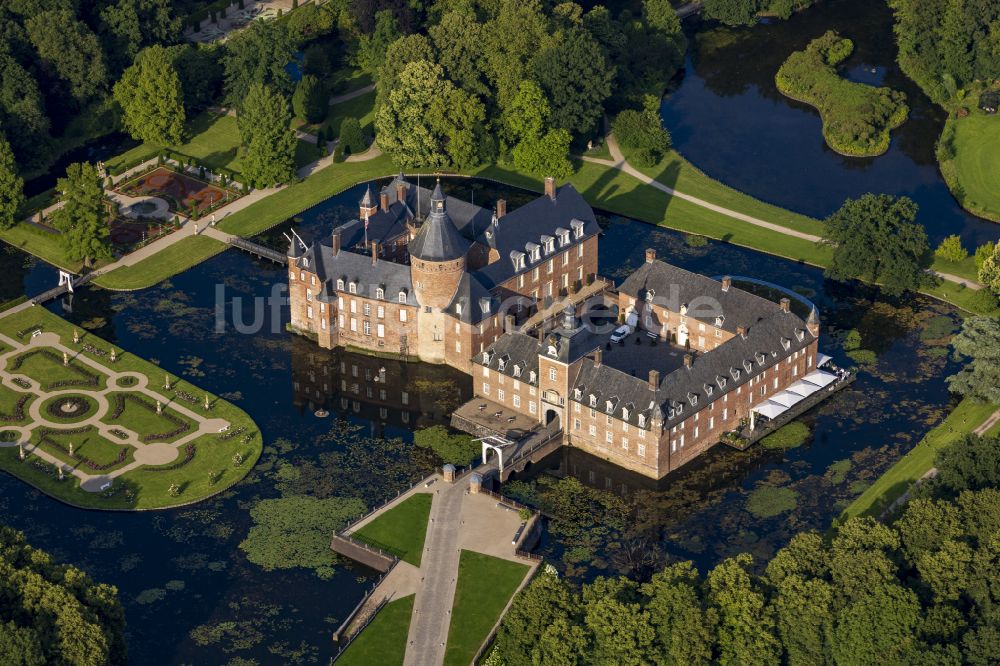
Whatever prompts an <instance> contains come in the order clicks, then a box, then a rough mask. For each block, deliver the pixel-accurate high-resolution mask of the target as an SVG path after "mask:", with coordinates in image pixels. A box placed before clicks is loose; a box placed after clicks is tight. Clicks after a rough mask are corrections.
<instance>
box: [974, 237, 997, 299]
mask: <svg viewBox="0 0 1000 666" xmlns="http://www.w3.org/2000/svg"><path fill="white" fill-rule="evenodd" d="M976 254H977V256H978V252H977V253H976ZM979 281H980V282H981V283H982V284H983V286H984V287H986V288H987V289H989V290H990V291H992V292H993V293H995V294H1000V243H996V244H994V245H993V251H992V252H991V253H990V254H989V255H987V256H985V257H984V258H983V263H982V265H981V266H980V267H979Z"/></svg>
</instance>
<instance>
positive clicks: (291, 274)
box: [288, 272, 295, 282]
mask: <svg viewBox="0 0 1000 666" xmlns="http://www.w3.org/2000/svg"><path fill="white" fill-rule="evenodd" d="M288 281H289V282H294V281H295V273H294V272H290V273H289V274H288Z"/></svg>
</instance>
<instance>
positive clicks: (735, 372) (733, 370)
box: [729, 368, 740, 382]
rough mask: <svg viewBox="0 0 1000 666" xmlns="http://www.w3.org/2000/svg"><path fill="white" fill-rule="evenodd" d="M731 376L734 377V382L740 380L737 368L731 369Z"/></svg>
mask: <svg viewBox="0 0 1000 666" xmlns="http://www.w3.org/2000/svg"><path fill="white" fill-rule="evenodd" d="M729 374H730V375H732V376H733V381H735V382H738V381H739V380H740V371H739V370H738V369H737V368H729Z"/></svg>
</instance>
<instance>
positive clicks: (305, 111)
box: [292, 74, 330, 123]
mask: <svg viewBox="0 0 1000 666" xmlns="http://www.w3.org/2000/svg"><path fill="white" fill-rule="evenodd" d="M329 108H330V105H329V104H328V103H327V94H326V86H324V85H323V84H322V83H321V82H320V80H319V79H317V78H316V77H315V76H313V75H312V74H306V75H305V76H303V77H302V79H301V80H300V81H299V83H298V85H296V86H295V93H294V94H293V95H292V110H293V111H295V115H296V116H297V117H299V118H302V119H303V120H305V121H306V122H308V123H318V122H322V120H323V119H324V118H325V117H326V114H327V111H328V110H329Z"/></svg>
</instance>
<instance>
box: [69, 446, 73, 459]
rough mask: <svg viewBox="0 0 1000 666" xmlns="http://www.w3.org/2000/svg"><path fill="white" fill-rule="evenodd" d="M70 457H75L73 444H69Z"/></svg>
mask: <svg viewBox="0 0 1000 666" xmlns="http://www.w3.org/2000/svg"><path fill="white" fill-rule="evenodd" d="M69 457H70V458H72V457H73V442H70V443H69Z"/></svg>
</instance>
